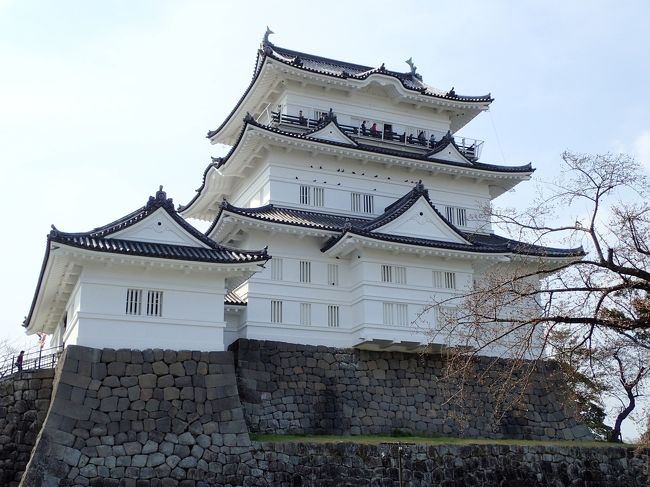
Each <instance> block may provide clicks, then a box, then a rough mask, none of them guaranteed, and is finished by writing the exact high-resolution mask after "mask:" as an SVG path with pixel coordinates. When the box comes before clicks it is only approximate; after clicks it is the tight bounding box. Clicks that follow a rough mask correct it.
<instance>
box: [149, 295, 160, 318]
mask: <svg viewBox="0 0 650 487" xmlns="http://www.w3.org/2000/svg"><path fill="white" fill-rule="evenodd" d="M162 298H163V293H162V291H147V316H162Z"/></svg>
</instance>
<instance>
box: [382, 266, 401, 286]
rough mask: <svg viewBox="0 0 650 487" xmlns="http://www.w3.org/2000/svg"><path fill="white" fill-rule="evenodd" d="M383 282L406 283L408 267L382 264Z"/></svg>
mask: <svg viewBox="0 0 650 487" xmlns="http://www.w3.org/2000/svg"><path fill="white" fill-rule="evenodd" d="M381 282H394V283H397V284H406V267H402V266H395V265H382V266H381Z"/></svg>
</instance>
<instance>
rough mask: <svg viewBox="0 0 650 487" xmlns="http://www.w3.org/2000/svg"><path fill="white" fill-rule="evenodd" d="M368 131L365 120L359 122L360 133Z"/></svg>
mask: <svg viewBox="0 0 650 487" xmlns="http://www.w3.org/2000/svg"><path fill="white" fill-rule="evenodd" d="M367 133H368V129H367V128H366V121H365V120H364V121H363V122H361V135H366V134H367Z"/></svg>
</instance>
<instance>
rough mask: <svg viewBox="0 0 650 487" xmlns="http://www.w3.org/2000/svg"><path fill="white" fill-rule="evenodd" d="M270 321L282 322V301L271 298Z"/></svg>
mask: <svg viewBox="0 0 650 487" xmlns="http://www.w3.org/2000/svg"><path fill="white" fill-rule="evenodd" d="M271 323H282V301H278V300H275V299H272V300H271Z"/></svg>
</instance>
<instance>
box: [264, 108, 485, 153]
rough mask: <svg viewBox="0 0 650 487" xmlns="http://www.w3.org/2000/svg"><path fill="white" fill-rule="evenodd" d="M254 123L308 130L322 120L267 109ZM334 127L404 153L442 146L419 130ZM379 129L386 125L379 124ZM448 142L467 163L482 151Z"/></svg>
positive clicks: (473, 142) (463, 140)
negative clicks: (455, 147) (390, 146)
mask: <svg viewBox="0 0 650 487" xmlns="http://www.w3.org/2000/svg"><path fill="white" fill-rule="evenodd" d="M258 121H260V122H261V123H265V122H266V123H268V124H269V125H274V126H283V127H285V128H290V129H304V130H309V129H313V128H315V127H317V126H318V125H320V124H321V123H323V122H324V121H326V120H325V119H323V118H321V119H318V120H317V119H313V118H308V117H305V116H303V115H302V114H299V115H289V114H287V113H282V112H280V111H277V112H274V111H270V110H269V107H268V106H267V107H266V109H265V110H264V111H263V112H262V113H261V114H260V116H259V117H258ZM338 125H339V127H340V128H341V130H342V131H343V132H344V133H345V134H346V135H350V136H353V137H358V138H360V139H363V140H367V141H368V142H375V141H378V142H382V143H385V144H386V145H398V146H405V147H406V148H408V149H415V150H416V151H417V152H428V151H430V150H433V149H435V148H436V147H437V146H440V145H441V144H443V143H444V142H445V134H442V133H436V132H432V131H426V130H420V129H413V128H408V129H406V130H404V131H403V132H402V133H399V132H396V131H393V130H380V129H377V128H375V129H374V130H373V129H372V124H365V125H364V124H359V125H358V126H355V125H345V124H342V123H339V124H338ZM377 125H379V124H377ZM383 126H387V125H386V124H383ZM452 139H453V141H454V143H455V144H456V146H457V147H458V149H459V150H460V152H461V153H462V154H463V155H464V156H465V157H466V158H467V159H469V160H470V161H477V160H478V159H479V157H480V155H481V150H482V148H483V141H482V140H478V139H471V138H469V137H454V136H452ZM382 145H383V144H382Z"/></svg>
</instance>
